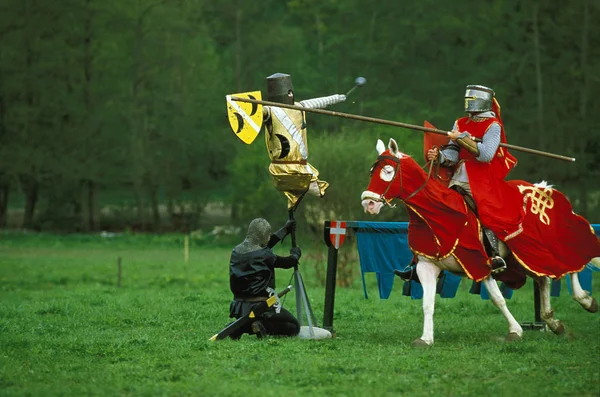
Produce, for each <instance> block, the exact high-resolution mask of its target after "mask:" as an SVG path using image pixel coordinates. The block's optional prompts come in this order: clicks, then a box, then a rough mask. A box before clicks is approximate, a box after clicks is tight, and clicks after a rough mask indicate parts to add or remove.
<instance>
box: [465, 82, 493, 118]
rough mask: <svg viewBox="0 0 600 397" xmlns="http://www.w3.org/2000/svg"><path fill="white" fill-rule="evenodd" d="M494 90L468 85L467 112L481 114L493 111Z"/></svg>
mask: <svg viewBox="0 0 600 397" xmlns="http://www.w3.org/2000/svg"><path fill="white" fill-rule="evenodd" d="M495 95H496V94H495V93H494V90H492V89H491V88H488V87H484V86H482V85H468V86H467V90H466V91H465V112H467V113H479V112H487V111H488V110H492V102H493V100H494V96H495Z"/></svg>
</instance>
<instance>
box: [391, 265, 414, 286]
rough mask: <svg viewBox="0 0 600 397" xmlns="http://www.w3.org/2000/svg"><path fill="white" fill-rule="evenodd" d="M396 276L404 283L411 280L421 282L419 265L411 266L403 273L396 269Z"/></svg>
mask: <svg viewBox="0 0 600 397" xmlns="http://www.w3.org/2000/svg"><path fill="white" fill-rule="evenodd" d="M394 274H395V275H396V276H398V277H400V278H401V279H402V281H406V282H408V281H411V280H415V281H418V280H419V276H417V265H414V264H412V265H409V266H407V267H406V268H404V270H403V271H400V270H398V269H394Z"/></svg>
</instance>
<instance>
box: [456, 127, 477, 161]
mask: <svg viewBox="0 0 600 397" xmlns="http://www.w3.org/2000/svg"><path fill="white" fill-rule="evenodd" d="M456 143H458V144H459V145H460V146H462V147H464V148H465V149H467V151H468V152H469V153H471V154H472V155H474V156H475V157H478V156H479V146H477V142H475V140H474V139H473V137H472V136H471V134H469V133H468V132H463V133H461V134H460V135H459V136H458V138H456Z"/></svg>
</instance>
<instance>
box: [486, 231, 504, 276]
mask: <svg viewBox="0 0 600 397" xmlns="http://www.w3.org/2000/svg"><path fill="white" fill-rule="evenodd" d="M483 232H484V235H485V239H486V241H487V244H485V247H486V250H487V251H488V255H489V256H490V260H491V262H492V274H497V273H500V272H502V271H504V270H506V262H505V261H504V259H502V257H501V256H500V249H499V247H498V244H499V240H498V237H496V235H495V234H494V232H492V231H491V230H490V229H486V228H483Z"/></svg>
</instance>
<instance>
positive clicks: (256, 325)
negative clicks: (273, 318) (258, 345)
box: [252, 320, 269, 339]
mask: <svg viewBox="0 0 600 397" xmlns="http://www.w3.org/2000/svg"><path fill="white" fill-rule="evenodd" d="M252 333H253V334H256V336H257V337H258V338H259V339H261V338H262V337H264V336H267V335H268V334H269V333H268V332H267V329H266V328H265V326H264V325H263V323H261V322H260V321H258V320H256V321H255V322H253V323H252Z"/></svg>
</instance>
